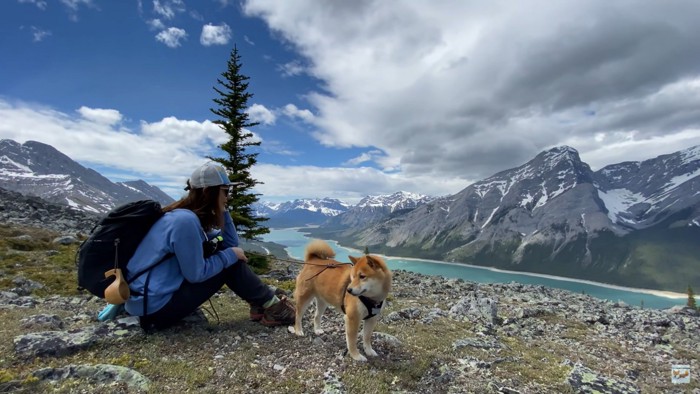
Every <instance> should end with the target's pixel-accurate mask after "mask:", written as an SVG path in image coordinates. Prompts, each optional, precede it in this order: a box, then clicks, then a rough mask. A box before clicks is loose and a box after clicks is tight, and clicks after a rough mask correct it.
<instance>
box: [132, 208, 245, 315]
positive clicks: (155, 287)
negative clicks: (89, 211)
mask: <svg viewBox="0 0 700 394" xmlns="http://www.w3.org/2000/svg"><path fill="white" fill-rule="evenodd" d="M224 216H225V220H224V221H225V225H224V229H223V234H221V235H223V238H224V240H223V243H224V244H223V245H224V246H225V247H226V249H224V250H221V251H219V252H217V253H215V254H213V255H212V256H210V257H208V258H204V257H203V250H202V249H203V248H202V243H203V242H205V241H207V240H208V239H210V238H211V237H213V236H216V235H218V234H219V233H221V232H220V231H216V232H212V233H209V234H206V233H205V232H204V230H203V229H202V225H201V223H200V222H199V218H198V217H197V215H195V213H194V212H192V211H190V210H189V209H174V210H172V211H170V212H167V213H166V214H165V215H163V217H161V218H160V219H158V221H156V223H155V224H154V225H153V227H151V229H150V230H149V231H148V233H147V234H146V236H145V237H144V239H143V240H142V241H141V244H139V246H138V248H136V252H135V253H134V256H133V257H132V258H131V259H130V260H129V263H128V264H127V273H126V278H127V279H129V280H130V279H131V276H130V275H133V274H135V273H137V272H140V271H141V270H143V269H145V268H148V267H150V266H152V265H153V264H155V263H156V262H158V261H159V260H160V259H162V258H163V257H164V256H165V255H167V254H168V253H172V254H173V255H172V256H171V257H169V258H167V259H166V260H165V261H163V262H162V263H160V264H158V265H157V266H156V267H155V268H153V269H151V270H150V276H151V279H150V282H149V283H148V305H147V308H148V309H147V311H148V314H151V313H154V312H156V311H158V310H159V309H160V308H162V307H163V306H164V305H165V304H167V303H168V301H170V298H171V297H172V295H173V293H174V292H175V291H176V290H177V289H178V288H180V285H181V284H182V282H183V281H185V280H186V281H188V282H191V283H198V282H203V281H205V280H207V279H209V278H211V277H213V276H215V275H216V274H218V273H219V272H221V271H223V270H224V269H225V268H228V267H230V266H232V265H233V264H235V263H236V261H238V257H236V253H234V251H233V250H231V247H234V246H238V234H237V233H236V228H235V226H234V225H233V221H232V220H231V216H230V215H228V214H224ZM148 275H149V273H148V272H146V273H144V274H142V275H141V276H139V277H138V278H136V279H134V281H133V282H131V283H130V284H129V288H130V289H131V292H132V293H131V297H129V300H128V301H127V302H126V304H125V307H126V311H127V312H129V314H131V315H134V316H142V315H143V295H142V294H143V293H144V285H145V283H146V278H147V277H148Z"/></svg>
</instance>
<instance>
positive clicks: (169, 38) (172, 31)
mask: <svg viewBox="0 0 700 394" xmlns="http://www.w3.org/2000/svg"><path fill="white" fill-rule="evenodd" d="M185 38H187V32H185V30H183V29H180V28H177V27H169V28H167V29H165V30H163V31H161V32H160V33H158V34H157V35H156V40H158V41H160V42H162V43H163V44H165V45H167V46H168V47H170V48H177V47H179V46H180V45H181V44H180V41H181V40H184V39H185Z"/></svg>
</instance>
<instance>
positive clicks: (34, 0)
mask: <svg viewBox="0 0 700 394" xmlns="http://www.w3.org/2000/svg"><path fill="white" fill-rule="evenodd" d="M19 2H20V3H29V4H34V5H36V6H37V7H38V8H39V9H40V10H42V11H44V10H46V7H47V6H48V4H47V3H46V2H45V1H43V0H19Z"/></svg>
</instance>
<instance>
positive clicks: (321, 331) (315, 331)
mask: <svg viewBox="0 0 700 394" xmlns="http://www.w3.org/2000/svg"><path fill="white" fill-rule="evenodd" d="M323 333H325V331H323V330H321V329H320V328H319V329H318V330H314V334H316V335H323Z"/></svg>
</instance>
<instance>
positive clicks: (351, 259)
mask: <svg viewBox="0 0 700 394" xmlns="http://www.w3.org/2000/svg"><path fill="white" fill-rule="evenodd" d="M348 257H349V258H350V261H352V263H353V264H357V260H359V259H358V258H357V257H352V256H348Z"/></svg>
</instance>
